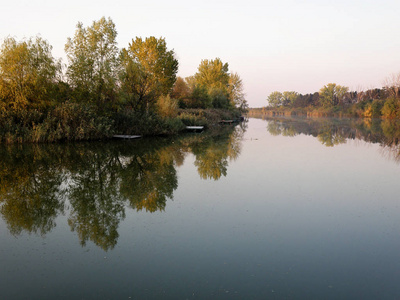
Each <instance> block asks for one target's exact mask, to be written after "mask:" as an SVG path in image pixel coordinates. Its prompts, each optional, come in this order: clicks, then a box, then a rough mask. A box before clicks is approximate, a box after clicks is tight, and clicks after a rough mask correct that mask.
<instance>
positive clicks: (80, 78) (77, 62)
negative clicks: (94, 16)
mask: <svg viewBox="0 0 400 300" xmlns="http://www.w3.org/2000/svg"><path fill="white" fill-rule="evenodd" d="M116 38H117V30H116V29H115V24H114V23H113V21H112V20H111V19H110V18H108V19H106V18H104V17H103V18H101V19H100V20H99V21H94V22H93V24H92V26H90V27H87V28H84V27H83V24H82V23H78V25H77V26H76V31H75V36H74V37H73V38H72V39H71V38H68V41H67V44H66V45H65V52H66V53H67V58H68V61H69V65H68V69H67V78H68V82H69V83H70V85H71V86H72V87H73V88H74V90H75V97H76V100H78V101H89V102H93V103H96V104H97V105H99V106H103V107H104V105H105V104H112V103H115V101H116V90H115V89H116V83H117V78H118V76H117V71H118V65H119V64H118V48H117V41H116Z"/></svg>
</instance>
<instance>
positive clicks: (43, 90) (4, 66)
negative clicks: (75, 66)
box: [0, 37, 61, 110]
mask: <svg viewBox="0 0 400 300" xmlns="http://www.w3.org/2000/svg"><path fill="white" fill-rule="evenodd" d="M51 50H52V47H51V46H50V45H49V43H48V42H47V41H46V40H44V39H42V38H40V37H36V38H35V39H32V38H30V39H29V40H26V41H22V42H17V41H16V40H15V39H14V38H11V37H9V38H6V39H5V40H4V43H3V44H2V46H1V48H0V103H2V105H3V106H4V107H5V108H12V109H17V110H18V109H25V108H41V107H43V106H47V105H49V103H50V99H51V95H52V94H51V91H52V89H53V87H54V83H56V81H57V80H58V79H59V75H60V72H61V63H60V61H59V60H56V59H54V58H53V56H52V54H51Z"/></svg>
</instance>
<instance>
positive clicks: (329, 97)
mask: <svg viewBox="0 0 400 300" xmlns="http://www.w3.org/2000/svg"><path fill="white" fill-rule="evenodd" d="M348 91H349V88H348V87H345V86H341V85H336V83H328V84H327V85H325V86H324V87H323V88H321V90H320V91H319V101H320V103H321V104H322V106H333V105H338V104H341V103H343V100H344V96H345V95H346V93H347V92H348Z"/></svg>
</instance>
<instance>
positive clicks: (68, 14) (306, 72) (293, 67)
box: [0, 0, 400, 107]
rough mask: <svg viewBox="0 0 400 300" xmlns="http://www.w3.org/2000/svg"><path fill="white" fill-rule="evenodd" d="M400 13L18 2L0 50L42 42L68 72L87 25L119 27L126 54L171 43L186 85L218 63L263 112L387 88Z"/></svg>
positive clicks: (362, 2)
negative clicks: (294, 95)
mask: <svg viewBox="0 0 400 300" xmlns="http://www.w3.org/2000/svg"><path fill="white" fill-rule="evenodd" d="M399 11H400V1H399V0H380V1H376V0H333V1H331V0H279V1H278V0H274V1H270V0H264V1H261V0H246V1H243V0H241V1H238V0H229V1H228V0H202V1H195V2H194V1H189V0H169V1H165V0H145V1H144V0H141V1H137V0H129V1H127V0H113V1H110V0H109V1H105V0H88V1H86V0H80V1H78V0H71V1H55V0H51V1H50V0H14V1H7V3H5V4H3V3H2V4H1V11H0V13H1V17H0V40H1V41H2V40H3V39H4V38H6V37H8V36H12V37H15V38H16V39H17V40H22V39H23V38H29V37H35V36H37V35H40V36H41V37H42V38H44V39H46V40H47V41H48V42H49V43H50V45H52V46H53V56H54V57H56V58H62V59H63V62H64V63H67V60H66V56H65V52H64V46H65V43H66V41H67V38H68V37H71V38H72V37H73V36H74V33H75V29H76V25H77V23H78V22H82V23H83V25H84V26H85V27H87V26H91V25H92V23H93V21H97V20H99V19H100V18H101V17H103V16H104V17H106V18H108V17H110V18H111V19H112V20H113V22H114V23H115V25H116V29H117V31H118V37H117V42H118V47H119V48H124V47H128V45H129V43H130V42H131V41H132V39H134V38H135V37H137V36H138V37H143V38H145V37H148V36H155V37H157V38H159V37H164V38H165V40H166V42H167V47H168V49H169V50H171V49H173V50H174V52H175V53H176V57H177V59H178V61H179V71H178V76H181V77H186V76H191V75H193V74H195V73H196V71H197V67H198V66H199V64H200V62H201V60H202V59H215V58H217V57H218V58H220V59H221V60H222V61H223V62H224V63H225V62H227V63H228V64H229V71H230V72H236V73H238V74H239V76H240V77H241V78H242V80H243V83H244V92H245V94H246V99H247V101H248V103H249V106H250V107H262V106H266V105H267V100H266V99H267V97H268V95H269V94H270V93H272V92H274V91H280V92H283V91H296V92H299V93H302V94H306V93H314V92H317V91H319V89H320V88H322V87H323V86H324V85H326V84H328V83H336V84H340V85H344V86H348V87H349V88H350V89H351V90H355V91H360V90H366V89H369V88H376V87H378V88H380V87H382V86H383V82H384V80H385V79H386V78H388V77H389V76H391V75H392V74H397V73H399V72H400V39H399V38H398V36H397V33H398V32H399V31H400V18H399V17H398V12H399Z"/></svg>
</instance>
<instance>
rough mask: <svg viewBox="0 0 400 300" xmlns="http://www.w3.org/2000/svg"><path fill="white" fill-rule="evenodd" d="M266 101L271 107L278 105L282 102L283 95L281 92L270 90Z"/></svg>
mask: <svg viewBox="0 0 400 300" xmlns="http://www.w3.org/2000/svg"><path fill="white" fill-rule="evenodd" d="M267 101H268V103H269V105H270V106H272V107H279V106H281V105H282V104H283V95H282V93H281V92H277V91H275V92H272V93H271V94H269V96H268V98H267Z"/></svg>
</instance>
